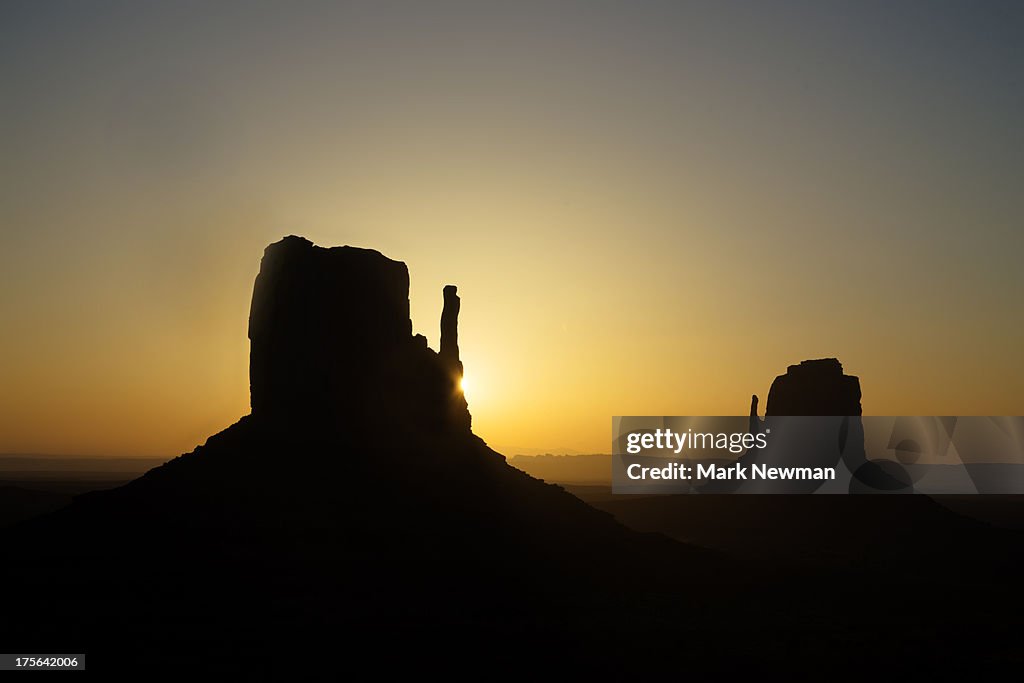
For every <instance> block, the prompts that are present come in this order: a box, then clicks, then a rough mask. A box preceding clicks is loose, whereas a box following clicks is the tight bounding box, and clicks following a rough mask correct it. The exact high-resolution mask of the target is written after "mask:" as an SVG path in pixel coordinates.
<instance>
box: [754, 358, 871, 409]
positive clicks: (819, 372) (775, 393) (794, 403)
mask: <svg viewBox="0 0 1024 683" xmlns="http://www.w3.org/2000/svg"><path fill="white" fill-rule="evenodd" d="M755 406H756V404H755ZM860 414H861V408H860V379H859V378H857V377H854V376H851V375H844V374H843V366H842V364H841V363H840V362H839V361H838V360H837V359H835V358H822V359H819V360H805V361H802V362H801V363H799V364H798V365H790V366H789V368H787V369H786V374H784V375H779V376H778V377H776V378H775V381H774V382H772V386H771V389H769V391H768V405H767V406H765V415H766V416H768V417H771V416H773V415H851V416H852V415H860Z"/></svg>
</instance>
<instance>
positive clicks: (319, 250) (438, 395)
mask: <svg viewBox="0 0 1024 683" xmlns="http://www.w3.org/2000/svg"><path fill="white" fill-rule="evenodd" d="M449 290H450V291H449ZM444 297H445V312H444V314H443V315H442V321H441V326H442V338H441V350H442V353H441V355H440V356H439V355H438V354H436V353H434V351H432V350H431V349H429V348H427V341H426V338H424V337H423V336H421V335H415V336H414V335H413V333H412V321H411V319H410V317H409V269H408V268H407V267H406V265H405V264H404V263H401V262H399V261H393V260H391V259H389V258H387V257H385V256H383V255H382V254H381V253H379V252H377V251H373V250H370V249H359V248H356V247H333V248H330V249H325V248H323V247H318V246H315V245H314V244H313V243H312V242H310V241H309V240H307V239H304V238H302V237H294V236H292V237H286V238H284V239H283V240H281V241H280V242H276V243H275V244H271V245H270V246H268V247H267V248H266V251H265V252H264V255H263V260H262V262H261V264H260V272H259V275H257V277H256V284H255V286H254V288H253V296H252V308H251V310H250V314H249V340H250V344H251V346H250V360H249V388H250V395H251V406H252V415H253V417H254V418H256V419H258V420H261V421H270V422H277V423H283V424H284V425H289V424H304V425H306V426H307V428H314V429H318V430H326V429H343V430H346V431H350V432H351V431H357V432H361V433H364V435H365V434H367V433H369V432H371V431H374V430H382V429H384V430H388V431H389V432H392V433H394V432H396V431H397V432H401V433H404V434H409V433H412V432H426V433H437V432H445V431H448V432H463V433H466V432H468V430H469V426H470V416H469V411H468V408H467V405H466V402H465V399H464V398H463V396H462V392H461V390H460V388H459V378H460V377H461V363H459V359H458V342H457V334H458V332H457V329H458V314H459V308H458V297H456V296H455V288H454V287H451V286H449V287H446V288H445V291H444ZM453 298H454V304H450V301H451V300H452V299H453ZM449 340H450V341H449Z"/></svg>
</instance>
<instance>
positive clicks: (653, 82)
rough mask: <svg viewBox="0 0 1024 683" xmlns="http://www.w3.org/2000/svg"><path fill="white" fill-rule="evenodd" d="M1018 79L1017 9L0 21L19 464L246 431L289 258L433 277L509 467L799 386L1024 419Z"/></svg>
mask: <svg viewBox="0 0 1024 683" xmlns="http://www.w3.org/2000/svg"><path fill="white" fill-rule="evenodd" d="M1022 77H1024V5H1021V4H1020V3H1002V2H985V3H976V2H943V1H939V0H935V1H928V2H773V3H769V2H765V3H749V2H740V3H730V2H721V1H718V2H668V1H666V2H643V1H637V0H631V1H629V2H624V1H623V2H611V1H608V0H589V1H586V2H530V1H520V2H514V3H513V2H502V3H491V2H458V3H456V2H422V1H421V2H391V1H388V0H381V1H377V2H366V3H343V2H296V1H290V2H274V3H268V2H245V3H235V2H228V1H224V2H218V3H207V2H203V3H198V2H187V1H179V2H151V1H150V2H103V1H101V0H91V1H90V2H56V1H51V0H41V1H36V0H33V1H28V2H20V1H12V0H3V1H2V2H0V88H2V100H0V102H2V106H0V231H2V232H0V236H2V242H0V285H2V286H0V320H2V321H3V322H2V334H0V452H17V453H72V454H92V455H122V456H123V455H157V456H168V457H170V456H174V455H177V454H179V453H182V452H187V451H190V450H191V449H192V448H194V447H195V446H196V445H197V444H200V443H202V442H203V441H204V440H205V438H206V437H207V436H208V435H210V434H213V433H215V432H217V431H219V430H220V429H222V428H224V427H227V426H228V425H230V424H231V423H233V422H234V421H235V420H237V419H238V418H239V417H240V416H242V415H244V414H246V413H247V412H248V376H247V363H248V340H247V338H246V322H247V316H248V307H249V303H250V297H251V289H252V283H253V279H254V278H255V275H256V272H257V270H258V268H259V259H260V256H261V255H262V250H263V248H264V247H265V246H266V245H267V244H268V243H270V242H273V241H276V240H278V239H280V238H281V237H282V236H284V235H288V234H299V235H304V236H306V237H308V238H309V239H311V240H313V241H314V242H316V243H318V244H321V245H324V246H333V245H342V244H349V245H354V246H361V247H370V248H374V249H377V250H379V251H381V252H383V253H384V254H386V255H387V256H389V257H391V258H394V259H398V260H402V261H405V262H406V263H407V264H408V266H409V270H410V274H411V279H412V291H411V300H412V316H413V327H414V329H415V331H416V332H418V333H422V334H424V335H426V336H427V338H428V339H429V341H430V343H431V345H432V347H433V348H435V349H436V348H437V344H438V321H439V316H440V311H441V303H442V300H441V289H442V287H443V285H445V284H449V283H452V284H456V285H458V287H459V294H460V296H461V297H462V313H461V317H460V346H461V349H462V357H463V361H464V363H465V368H466V384H467V388H466V393H467V398H468V400H469V404H470V410H471V411H472V413H473V419H474V430H475V431H476V433H477V434H479V435H480V436H482V437H483V438H484V439H485V440H486V441H487V442H488V443H490V444H491V445H492V446H496V447H498V448H499V450H504V451H505V452H506V453H508V454H513V453H518V452H545V451H550V452H608V451H609V450H610V440H611V417H612V416H613V415H735V414H740V415H742V414H745V413H746V411H747V410H748V407H749V401H750V395H751V394H753V393H757V394H759V395H760V396H761V398H762V400H763V399H764V398H765V396H766V393H767V390H768V387H769V385H770V383H771V381H772V379H773V378H774V377H775V376H776V375H778V374H781V373H783V372H785V370H786V367H787V366H788V365H790V364H793V363H797V362H799V361H800V360H803V359H807V358H820V357H837V358H839V359H840V360H841V361H842V363H843V365H844V367H845V370H846V372H847V373H848V374H855V375H858V376H859V377H860V378H861V385H862V390H863V393H864V398H863V407H864V412H865V414H873V415H945V414H954V415H955V414H960V415H977V414H980V415H1004V414H1006V415H1017V414H1021V411H1022V402H1024V398H1022V396H1024V359H1022V358H1024V356H1022V354H1021V352H1020V349H1021V348H1024V321H1022V317H1024V316H1022V307H1021V295H1022V293H1024V274H1022V270H1021V267H1020V259H1021V254H1022V253H1024V229H1022V228H1024V192H1022V191H1021V189H1022V188H1021V185H1022V180H1024V127H1022V126H1021V124H1020V122H1021V121H1024V81H1022ZM763 405H764V404H763V403H762V406H763Z"/></svg>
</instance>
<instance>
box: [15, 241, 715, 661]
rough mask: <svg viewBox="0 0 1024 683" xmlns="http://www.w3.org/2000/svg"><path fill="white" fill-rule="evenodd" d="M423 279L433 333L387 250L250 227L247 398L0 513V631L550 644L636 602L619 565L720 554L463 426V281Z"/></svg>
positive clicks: (704, 562) (418, 644) (366, 648)
mask: <svg viewBox="0 0 1024 683" xmlns="http://www.w3.org/2000/svg"><path fill="white" fill-rule="evenodd" d="M443 296H444V311H443V313H442V315H441V344H440V351H439V352H435V351H433V350H432V349H430V348H428V346H427V342H426V339H425V338H424V337H423V336H420V335H414V334H413V331H412V324H411V321H410V317H409V272H408V269H407V268H406V266H405V264H403V263H400V262H397V261H393V260H391V259H388V258H386V257H385V256H383V255H381V254H380V253H378V252H376V251H372V250H368V249H358V248H353V247H337V248H322V247H318V246H315V245H313V244H312V243H311V242H309V241H308V240H306V239H303V238H300V237H294V236H291V237H286V238H284V239H283V240H281V241H279V242H277V243H275V244H272V245H270V246H269V247H267V249H266V251H265V253H264V256H263V260H262V263H261V266H260V271H259V275H258V276H257V278H256V283H255V287H254V289H253V297H252V306H251V313H250V318H249V330H248V333H249V339H250V342H251V347H250V395H251V413H250V414H249V415H246V416H245V417H243V418H241V419H240V420H239V421H238V422H237V423H236V424H234V425H232V426H230V427H228V428H227V429H225V430H224V431H222V432H220V433H219V434H216V435H214V436H211V437H210V438H209V439H208V440H207V442H206V443H205V444H204V445H202V446H200V447H198V448H196V449H195V450H194V451H192V452H191V453H188V454H186V455H182V456H180V457H178V458H175V459H174V460H171V461H169V462H167V463H166V464H164V465H162V466H160V467H157V468H155V469H153V470H151V471H149V472H148V473H146V474H145V475H144V476H142V477H141V478H139V479H137V480H135V481H132V482H130V483H128V484H126V485H124V486H122V487H120V488H117V489H113V490H109V491H100V492H94V493H90V494H86V495H84V496H81V497H79V498H78V499H76V500H75V501H74V502H73V503H72V504H71V505H70V506H68V507H67V508H64V509H62V510H59V511H57V512H56V513H53V514H51V515H47V516H44V517H41V518H38V519H36V520H31V521H30V522H28V523H25V524H22V525H20V526H19V527H17V528H16V529H14V530H12V531H11V532H10V533H9V534H8V538H7V541H8V543H7V544H6V546H5V547H7V548H8V549H10V548H15V547H16V548H19V551H18V552H17V553H10V552H9V553H8V555H7V557H6V560H5V562H4V567H3V569H4V576H3V578H4V579H5V580H6V581H7V582H8V585H19V586H22V587H26V590H25V591H22V592H19V594H18V595H19V596H20V597H18V598H15V599H14V600H12V601H11V603H10V604H9V605H8V608H9V611H8V614H9V615H11V616H12V617H13V619H12V620H11V621H10V622H9V623H10V624H12V625H13V624H15V623H16V624H17V628H15V627H13V626H11V627H10V628H5V629H3V630H2V631H0V636H3V637H4V638H5V640H4V642H5V644H6V645H7V646H8V647H9V648H15V649H13V650H10V651H12V652H14V651H18V650H17V648H18V647H25V648H27V650H26V651H28V650H33V651H34V650H37V649H38V648H39V647H40V646H41V645H40V644H41V643H50V645H48V647H52V644H54V643H57V642H59V643H61V647H62V648H63V649H64V650H65V651H74V652H82V651H87V652H94V653H95V652H110V653H120V655H111V656H121V657H127V658H128V660H125V661H142V660H148V659H149V658H155V660H154V661H161V660H164V661H166V657H163V656H161V655H160V653H162V652H166V651H167V650H168V648H172V649H173V648H177V649H178V650H180V652H179V653H178V654H177V655H176V657H181V656H183V657H184V659H183V660H180V659H179V660H176V661H177V663H178V664H179V665H185V666H187V665H188V664H189V661H190V660H189V657H192V658H193V659H194V660H195V663H196V664H201V665H202V666H213V667H214V668H223V667H225V666H226V667H227V668H232V666H231V665H228V664H225V663H224V662H219V661H217V660H216V658H217V657H219V656H220V654H218V653H221V654H223V655H224V656H226V657H234V658H235V661H236V663H237V662H244V661H248V660H246V659H245V658H256V659H254V660H253V661H264V660H265V659H266V657H265V656H264V655H265V653H266V652H267V651H268V650H269V649H274V650H275V651H279V649H280V648H281V647H282V644H283V643H287V644H288V645H289V646H291V647H298V646H301V647H313V644H316V645H317V646H318V647H323V646H326V645H325V644H330V646H331V647H334V648H335V649H337V648H341V649H343V650H344V652H345V653H347V654H346V656H363V655H366V654H367V653H371V652H378V653H379V652H381V651H382V650H384V651H387V650H389V648H391V647H392V646H393V645H394V643H397V642H401V643H402V649H403V652H404V653H406V655H408V656H412V654H413V653H417V654H416V656H417V657H425V658H431V657H443V656H448V655H445V652H447V650H446V648H450V647H453V646H457V647H458V649H459V652H460V653H461V654H459V655H458V656H459V657H462V661H470V660H471V659H473V658H474V657H478V656H483V655H482V654H481V653H484V652H488V653H491V655H488V656H498V657H500V656H507V655H508V651H507V650H506V648H505V646H504V645H503V643H504V642H505V641H507V640H508V639H509V638H513V639H514V638H516V637H522V636H523V634H529V635H530V637H534V636H535V635H536V634H537V633H544V632H551V633H555V634H557V637H559V638H561V639H563V640H564V643H563V644H562V645H561V646H560V647H561V648H562V649H560V652H563V651H564V648H569V649H570V650H571V649H572V648H573V647H574V645H573V643H576V644H577V645H578V646H580V647H582V646H583V645H582V644H581V643H582V642H583V641H582V640H580V638H582V637H583V634H586V633H588V631H593V630H594V629H596V628H598V626H597V625H596V624H597V623H599V622H598V621H595V620H594V619H593V618H592V617H593V615H594V614H595V613H597V612H600V613H601V614H614V615H622V614H624V613H628V612H629V611H630V610H631V609H632V605H634V604H637V603H638V601H642V600H640V598H639V597H638V596H639V592H638V591H637V589H635V588H630V589H628V590H626V589H623V586H622V581H623V577H626V576H628V575H629V572H630V571H631V569H630V568H631V567H635V566H636V563H638V562H639V563H641V564H642V565H643V566H645V567H647V569H645V572H646V574H647V575H648V576H652V577H656V576H658V575H660V574H662V573H664V574H665V575H666V576H668V577H672V578H673V579H675V578H677V577H678V576H679V575H680V572H681V571H683V570H684V569H685V570H686V571H687V572H688V575H689V576H698V575H701V574H706V573H710V572H714V571H717V568H718V567H719V566H720V565H721V564H722V561H721V560H720V559H719V557H718V555H716V554H712V553H710V552H707V551H703V550H699V549H695V548H691V547H689V546H685V545H683V544H679V543H675V542H672V541H669V540H668V539H667V538H665V537H662V536H660V535H653V534H641V533H637V532H634V531H631V530H628V529H627V528H626V527H624V526H622V525H621V524H619V523H618V522H616V521H615V520H614V519H613V518H612V517H611V515H609V514H607V513H605V512H601V511H598V510H596V509H594V508H592V507H590V506H588V505H586V504H585V503H583V502H582V501H580V500H579V499H578V498H576V497H574V496H572V495H570V494H569V493H567V492H566V491H564V490H563V489H562V488H560V487H558V486H555V485H551V484H546V483H544V482H542V481H539V480H537V479H534V478H532V477H530V476H528V475H527V474H525V473H523V472H522V471H520V470H518V469H515V468H513V467H512V466H510V465H509V464H507V463H506V461H505V459H504V457H503V456H501V455H500V454H498V453H496V452H494V451H493V450H491V449H490V448H489V447H488V446H487V445H486V444H485V443H484V442H483V441H482V440H481V439H480V438H479V437H477V436H475V435H474V434H473V433H472V430H471V420H470V414H469V410H468V407H467V403H466V400H465V397H464V396H463V394H462V392H461V390H460V388H459V379H460V377H461V374H462V362H461V359H460V357H459V345H458V339H457V335H458V314H459V297H458V295H457V292H456V288H455V287H453V286H448V287H445V288H444V292H443ZM196 391H197V392H199V391H202V386H197V387H196ZM12 582H13V584H12ZM33 596H34V597H33ZM22 597H23V598H24V600H22V599H21V598H22ZM628 621H629V620H628V619H626V620H624V622H623V623H628ZM567 622H571V623H573V624H576V625H577V626H578V627H579V628H573V629H569V630H568V631H567V630H566V626H565V624H566V623H567ZM567 633H571V634H573V635H572V636H571V637H569V638H566V635H567ZM608 633H609V632H604V633H603V635H602V636H601V637H602V638H608V637H609V636H608ZM343 634H344V635H343ZM544 652H545V651H543V650H541V651H539V653H537V656H538V657H540V658H542V659H543V658H544V656H545V655H544ZM182 653H184V654H182ZM189 653H191V654H189ZM473 653H475V654H473ZM501 653H504V655H502V654H501ZM297 654H299V655H300V656H306V653H297ZM449 654H450V653H449ZM238 658H242V659H238ZM95 663H96V662H94V664H95ZM307 663H308V664H310V666H314V668H315V665H314V663H313V662H307ZM107 664H108V665H111V666H115V667H116V666H117V662H114V661H110V662H107ZM294 664H295V662H294V661H293V660H290V659H289V658H282V659H280V660H275V663H274V666H280V667H283V668H282V669H281V670H288V667H290V666H293V665H294ZM392 665H394V662H392ZM243 668H245V667H244V666H243Z"/></svg>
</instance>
